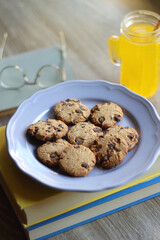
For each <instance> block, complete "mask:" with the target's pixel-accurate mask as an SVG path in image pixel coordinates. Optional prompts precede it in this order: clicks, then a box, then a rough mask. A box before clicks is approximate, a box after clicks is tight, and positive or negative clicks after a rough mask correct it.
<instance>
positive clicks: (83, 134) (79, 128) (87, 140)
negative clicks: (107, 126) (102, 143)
mask: <svg viewBox="0 0 160 240" xmlns="http://www.w3.org/2000/svg"><path fill="white" fill-rule="evenodd" d="M102 135H103V132H102V129H101V128H100V127H97V126H95V125H94V124H92V123H90V122H82V123H77V124H76V125H74V126H72V127H71V128H70V130H69V131H68V133H67V139H68V141H69V142H70V143H72V144H75V145H83V146H86V147H89V146H90V145H93V144H94V141H95V140H96V139H97V138H98V137H99V136H102Z"/></svg>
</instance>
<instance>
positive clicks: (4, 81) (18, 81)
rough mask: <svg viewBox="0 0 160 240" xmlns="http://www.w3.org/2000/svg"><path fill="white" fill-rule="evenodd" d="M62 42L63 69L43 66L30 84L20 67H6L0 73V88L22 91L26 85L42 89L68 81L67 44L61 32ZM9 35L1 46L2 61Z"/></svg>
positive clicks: (0, 55)
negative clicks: (37, 86)
mask: <svg viewBox="0 0 160 240" xmlns="http://www.w3.org/2000/svg"><path fill="white" fill-rule="evenodd" d="M59 35H60V40H61V54H62V64H61V68H60V67H59V66H57V65H55V64H46V65H43V66H42V67H41V68H40V69H39V70H38V71H37V74H36V77H35V80H34V82H30V81H29V79H28V77H27V73H26V72H25V71H24V70H23V69H22V68H21V67H20V66H18V65H12V66H7V67H4V68H3V69H2V70H1V71H0V86H1V87H3V88H6V89H12V90H16V89H20V88H22V87H23V86H24V85H39V86H40V87H41V88H47V87H50V86H52V85H54V84H56V83H59V82H63V81H65V80H66V58H67V54H66V43H65V37H64V34H63V32H59ZM6 39H7V34H6V33H5V34H4V36H3V39H2V43H1V46H0V59H2V56H3V50H4V46H5V43H6Z"/></svg>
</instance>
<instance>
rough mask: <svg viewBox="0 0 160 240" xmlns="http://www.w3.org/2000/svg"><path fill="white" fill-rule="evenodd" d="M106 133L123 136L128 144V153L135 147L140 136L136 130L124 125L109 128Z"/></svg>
mask: <svg viewBox="0 0 160 240" xmlns="http://www.w3.org/2000/svg"><path fill="white" fill-rule="evenodd" d="M106 133H107V134H108V133H110V134H112V135H113V134H114V135H119V136H122V137H123V138H124V139H125V140H126V142H127V144H128V151H130V150H131V149H132V148H134V147H135V145H136V144H137V142H138V139H139V134H138V133H137V131H136V130H135V129H134V128H130V127H124V126H122V125H116V126H114V127H111V128H108V129H107V130H106Z"/></svg>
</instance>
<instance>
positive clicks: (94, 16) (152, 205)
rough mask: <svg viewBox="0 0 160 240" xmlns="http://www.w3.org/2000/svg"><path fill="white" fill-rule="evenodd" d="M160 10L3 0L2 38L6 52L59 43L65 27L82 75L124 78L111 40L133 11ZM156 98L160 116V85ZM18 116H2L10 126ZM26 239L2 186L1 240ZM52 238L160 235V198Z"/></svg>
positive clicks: (126, 3) (156, 6)
mask: <svg viewBox="0 0 160 240" xmlns="http://www.w3.org/2000/svg"><path fill="white" fill-rule="evenodd" d="M136 9H146V10H153V11H155V12H157V13H158V12H160V2H159V1H158V0H157V1H155V0H152V1H150V0H140V1H139V0H134V1H131V0H119V1H117V0H112V1H109V0H101V1H97V0H90V1H89V0H86V1H79V0H67V1H65V0H45V1H43V0H35V1H32V0H28V1H25V0H13V1H12V0H5V1H4V0H0V36H2V35H3V33H4V32H5V31H7V32H8V40H7V44H6V48H5V51H4V56H12V55H15V54H20V53H23V52H27V51H31V50H36V49H39V48H45V47H49V46H54V45H57V44H58V43H59V35H58V32H59V31H60V30H62V31H63V32H64V34H65V37H66V41H67V52H68V58H69V61H70V63H71V65H72V68H73V69H74V72H75V74H76V77H77V79H89V80H95V79H104V80H108V81H111V82H115V83H118V82H119V68H117V67H115V66H113V65H112V63H111V62H110V60H109V57H108V51H107V39H108V37H109V36H111V35H113V34H119V27H120V22H121V20H122V17H123V16H124V15H125V14H126V13H128V12H129V11H131V10H136ZM150 100H151V102H152V103H153V104H154V106H155V107H156V109H157V111H158V113H159V114H160V89H159V90H158V91H157V93H156V94H155V96H154V97H152V98H151V99H150ZM11 115H12V114H8V115H5V116H1V117H0V126H3V125H6V124H7V122H8V120H9V119H10V117H11ZM13 239H14V240H17V239H22V240H23V239H25V237H24V233H23V231H22V229H21V227H20V224H19V223H18V221H17V219H16V216H15V215H14V212H13V210H12V208H11V207H10V205H9V202H8V200H7V198H6V196H5V194H4V192H3V190H2V188H1V187H0V240H13ZM50 239H54V240H55V239H57V240H58V239H66V240H67V239H68V240H71V239H81V240H82V239H90V240H91V239H98V240H100V239H112V240H113V239H118V240H119V239H123V240H124V239H126V240H128V239H134V240H135V239H145V240H158V239H160V197H156V198H154V199H152V200H148V201H146V202H144V203H141V204H138V205H136V206H134V207H130V208H128V209H126V210H123V211H120V212H118V213H115V214H112V215H110V216H107V217H103V218H101V219H99V220H97V221H94V222H92V223H88V224H86V225H84V226H81V227H77V228H75V229H73V230H70V231H68V232H65V233H62V234H60V235H58V236H55V237H52V238H50Z"/></svg>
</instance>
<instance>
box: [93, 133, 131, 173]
mask: <svg viewBox="0 0 160 240" xmlns="http://www.w3.org/2000/svg"><path fill="white" fill-rule="evenodd" d="M91 150H92V151H93V152H94V154H95V156H96V162H97V164H98V165H100V166H102V168H105V169H110V168H113V167H115V166H117V165H119V164H120V163H122V161H123V160H124V158H125V156H126V154H127V152H128V144H127V142H126V141H125V140H124V138H122V137H120V136H116V135H111V134H105V135H104V136H103V137H99V139H98V140H96V144H95V145H92V146H91Z"/></svg>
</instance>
